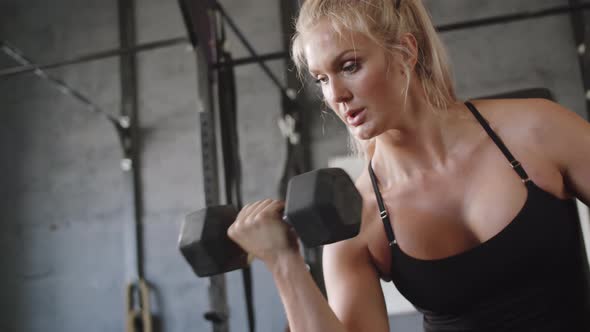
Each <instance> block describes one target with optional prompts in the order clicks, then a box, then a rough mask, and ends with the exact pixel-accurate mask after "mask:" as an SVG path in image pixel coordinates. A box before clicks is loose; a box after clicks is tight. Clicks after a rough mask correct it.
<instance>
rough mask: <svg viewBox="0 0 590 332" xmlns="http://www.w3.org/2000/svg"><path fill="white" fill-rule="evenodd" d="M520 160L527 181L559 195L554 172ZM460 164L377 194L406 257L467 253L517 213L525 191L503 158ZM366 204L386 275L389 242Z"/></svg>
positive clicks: (374, 248)
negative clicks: (442, 173)
mask: <svg viewBox="0 0 590 332" xmlns="http://www.w3.org/2000/svg"><path fill="white" fill-rule="evenodd" d="M524 159H526V164H527V168H526V170H527V172H528V173H529V176H530V178H531V179H534V180H535V182H536V183H540V184H541V185H542V186H543V187H545V188H548V189H547V191H549V192H552V193H553V194H555V195H556V196H560V195H563V187H562V185H561V183H562V181H561V177H560V175H559V174H558V173H556V172H555V170H553V169H551V168H550V167H545V166H543V165H545V163H543V162H542V160H537V159H536V158H535V156H528V157H525V158H524ZM521 160H522V159H521ZM464 166H465V167H460V168H457V169H456V170H455V171H454V172H452V173H449V174H447V176H441V177H436V178H433V179H431V180H429V181H426V182H424V183H422V184H421V185H420V186H416V187H415V188H410V189H409V190H404V191H398V192H384V193H382V196H383V200H384V203H385V206H386V209H387V211H388V213H389V216H390V224H391V226H392V229H393V233H394V235H395V238H396V241H397V245H398V246H399V249H400V250H402V251H403V252H404V253H405V254H407V255H408V256H411V257H414V258H417V259H421V260H436V259H442V258H446V257H450V256H453V255H457V254H460V253H463V252H466V251H468V250H470V249H472V248H475V247H477V246H479V245H481V244H482V243H484V242H486V241H488V240H490V239H491V238H493V237H494V236H496V235H497V234H498V233H500V232H501V231H502V230H504V229H505V228H506V227H507V226H508V225H509V224H510V223H511V222H512V221H513V220H514V219H515V217H516V216H517V215H518V214H519V213H520V212H521V210H522V208H523V206H524V205H525V202H526V201H527V198H528V197H529V192H528V190H527V186H526V185H525V184H524V183H523V182H522V180H521V179H520V177H519V176H518V175H517V174H516V172H515V171H514V170H513V169H512V168H511V167H509V164H508V162H507V161H506V160H505V159H504V158H503V156H501V155H500V156H498V155H497V154H494V153H493V152H492V153H490V154H487V155H486V154H484V155H481V156H480V158H478V159H477V162H471V163H469V162H468V163H465V165H464ZM369 205H372V206H367V207H366V208H369V209H373V210H374V211H375V213H374V218H371V219H372V222H371V223H370V225H369V226H368V227H366V230H365V233H366V237H367V238H368V239H370V240H368V242H367V245H368V247H369V251H370V252H371V254H372V256H373V259H374V262H375V264H376V265H377V268H378V269H379V271H380V272H381V274H382V276H383V277H384V278H385V279H387V278H388V276H389V271H390V270H391V251H390V247H389V246H388V243H389V241H388V240H387V238H386V235H385V231H384V224H383V222H382V221H381V219H380V218H379V208H378V207H377V204H376V203H375V204H371V203H370V204H369Z"/></svg>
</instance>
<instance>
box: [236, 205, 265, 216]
mask: <svg viewBox="0 0 590 332" xmlns="http://www.w3.org/2000/svg"><path fill="white" fill-rule="evenodd" d="M262 202H263V201H256V202H253V203H250V204H246V205H245V206H244V207H243V208H242V209H241V210H240V213H238V216H237V217H236V219H244V218H246V217H248V216H250V215H251V214H252V211H254V210H255V209H256V207H257V206H258V205H260V204H261V203H262Z"/></svg>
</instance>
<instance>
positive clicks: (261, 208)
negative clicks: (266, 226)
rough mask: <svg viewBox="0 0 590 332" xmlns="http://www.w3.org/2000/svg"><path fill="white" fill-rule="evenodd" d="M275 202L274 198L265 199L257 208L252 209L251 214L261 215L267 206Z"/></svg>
mask: <svg viewBox="0 0 590 332" xmlns="http://www.w3.org/2000/svg"><path fill="white" fill-rule="evenodd" d="M273 202H274V200H272V199H265V200H264V201H262V202H260V204H259V205H257V206H256V208H255V209H253V210H252V212H251V214H250V215H251V216H252V217H254V218H255V217H256V216H258V215H260V214H261V213H262V212H263V211H264V210H265V209H266V207H267V206H269V205H271V204H272V203H273Z"/></svg>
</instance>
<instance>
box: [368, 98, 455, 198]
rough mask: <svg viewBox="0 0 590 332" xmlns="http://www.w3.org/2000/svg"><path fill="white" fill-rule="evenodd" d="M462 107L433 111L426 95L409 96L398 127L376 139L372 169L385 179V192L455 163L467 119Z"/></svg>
mask: <svg viewBox="0 0 590 332" xmlns="http://www.w3.org/2000/svg"><path fill="white" fill-rule="evenodd" d="M415 90H416V89H414V91H415ZM461 109H462V108H461V104H460V103H457V104H454V105H450V106H449V109H434V108H433V107H432V106H430V105H429V104H427V103H426V102H425V98H424V96H423V95H415V94H414V95H410V94H409V95H408V99H407V103H406V109H405V110H404V111H402V112H400V113H401V114H400V117H398V118H396V122H397V123H396V124H395V126H394V125H390V126H388V128H387V129H386V131H384V132H383V133H382V134H380V135H379V136H377V137H376V144H375V153H374V155H373V167H374V168H375V169H376V170H378V171H376V172H378V173H382V174H388V176H385V177H382V178H383V181H384V182H382V183H381V184H382V186H383V187H384V188H388V187H390V186H391V185H392V184H393V183H398V184H399V183H403V182H407V181H413V180H417V179H420V178H424V177H425V176H426V175H428V174H432V173H439V172H442V171H444V170H445V169H446V168H448V167H449V164H450V162H451V161H452V160H453V155H454V150H453V148H454V147H455V145H456V142H457V138H458V136H459V134H460V132H459V127H458V126H459V125H460V124H459V123H460V121H458V120H459V119H460V118H465V116H464V115H465V113H464V112H461V111H458V110H461Z"/></svg>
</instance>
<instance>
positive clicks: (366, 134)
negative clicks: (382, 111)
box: [352, 126, 377, 141]
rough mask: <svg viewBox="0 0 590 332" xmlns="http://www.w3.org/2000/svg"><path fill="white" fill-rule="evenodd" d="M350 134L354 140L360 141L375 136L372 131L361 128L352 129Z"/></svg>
mask: <svg viewBox="0 0 590 332" xmlns="http://www.w3.org/2000/svg"><path fill="white" fill-rule="evenodd" d="M352 134H353V136H354V137H355V138H356V139H358V140H361V141H367V140H370V139H371V138H374V137H375V136H377V135H376V133H375V131H374V130H371V128H363V126H360V127H358V128H354V129H353V130H352Z"/></svg>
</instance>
